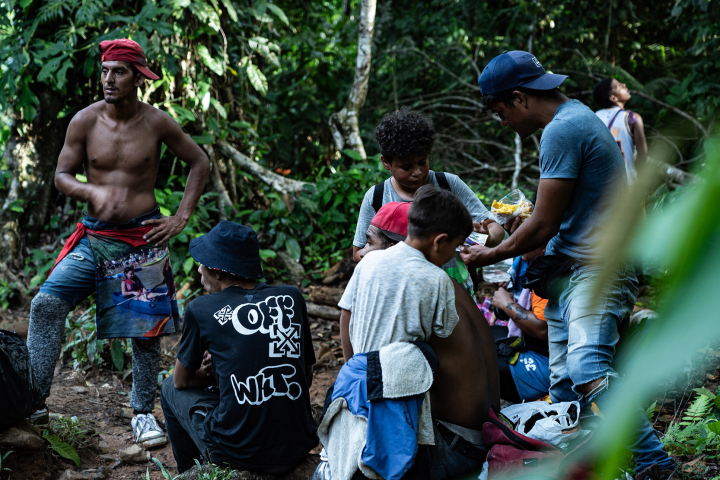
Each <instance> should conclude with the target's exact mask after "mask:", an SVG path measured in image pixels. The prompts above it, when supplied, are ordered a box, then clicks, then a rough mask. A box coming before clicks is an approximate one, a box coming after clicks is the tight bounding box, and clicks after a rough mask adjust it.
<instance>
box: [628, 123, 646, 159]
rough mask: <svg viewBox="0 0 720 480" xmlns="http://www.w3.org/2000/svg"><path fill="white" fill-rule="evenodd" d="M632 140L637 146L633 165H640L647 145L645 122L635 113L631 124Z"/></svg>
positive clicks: (644, 156) (644, 157)
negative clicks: (633, 121)
mask: <svg viewBox="0 0 720 480" xmlns="http://www.w3.org/2000/svg"><path fill="white" fill-rule="evenodd" d="M632 134H633V141H634V142H635V148H637V157H636V158H635V167H640V166H641V165H643V164H644V163H645V160H646V159H647V153H648V147H647V139H646V138H645V124H644V123H643V119H642V117H641V116H640V115H638V114H637V113H636V114H635V123H634V124H633V125H632Z"/></svg>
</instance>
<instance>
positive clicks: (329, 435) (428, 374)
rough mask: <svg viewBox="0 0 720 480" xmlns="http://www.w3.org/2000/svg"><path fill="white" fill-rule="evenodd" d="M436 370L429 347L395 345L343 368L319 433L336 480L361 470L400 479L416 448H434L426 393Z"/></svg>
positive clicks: (371, 475) (362, 355)
mask: <svg viewBox="0 0 720 480" xmlns="http://www.w3.org/2000/svg"><path fill="white" fill-rule="evenodd" d="M436 368H437V357H436V356H435V354H434V353H433V351H432V349H431V348H430V347H429V346H427V344H426V343H425V342H414V343H412V344H411V343H404V342H398V343H393V344H390V345H387V346H385V347H382V348H381V349H380V350H379V351H375V352H369V353H359V354H355V355H354V356H353V357H352V358H351V359H350V360H349V361H348V362H347V363H346V364H345V365H343V367H342V368H341V369H340V373H339V374H338V378H337V380H336V381H335V384H334V385H333V387H332V388H331V389H330V391H328V398H327V399H326V401H325V403H326V411H325V415H324V417H323V421H322V422H321V423H320V426H319V428H318V436H319V437H320V440H321V442H322V444H323V446H324V447H325V450H326V451H327V454H328V458H329V462H330V470H331V472H332V478H333V480H342V479H350V478H352V475H353V474H354V473H355V471H357V470H358V469H359V470H360V471H362V473H363V474H364V475H365V476H367V477H369V478H373V479H377V478H384V479H386V480H391V479H393V480H394V479H399V478H401V477H402V476H403V475H404V474H405V473H406V472H407V470H408V469H409V468H410V467H411V466H412V463H413V461H414V459H415V455H416V454H417V448H418V443H420V444H425V445H434V443H435V441H434V440H435V436H434V432H433V424H432V417H431V414H430V398H429V393H428V390H429V389H430V387H431V386H432V382H433V370H434V369H436Z"/></svg>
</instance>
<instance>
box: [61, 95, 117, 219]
mask: <svg viewBox="0 0 720 480" xmlns="http://www.w3.org/2000/svg"><path fill="white" fill-rule="evenodd" d="M92 115H93V113H92V112H90V111H89V110H88V109H85V110H81V111H80V112H78V113H77V115H75V116H74V117H73V119H72V120H71V121H70V125H68V129H67V133H66V134H65V144H64V145H63V148H62V150H61V151H60V156H59V157H58V164H57V168H56V169H55V188H57V189H58V191H59V192H60V193H64V194H65V195H67V196H68V197H70V198H72V199H74V200H79V201H81V202H85V203H89V204H91V205H92V208H93V209H94V211H95V214H96V215H98V216H99V217H100V218H104V219H114V218H122V217H123V216H124V215H125V210H126V208H127V205H128V202H127V200H128V198H127V189H124V188H117V187H114V186H111V185H104V186H102V187H98V186H97V185H93V184H91V183H82V182H80V181H78V180H77V179H76V178H75V174H77V173H82V171H83V164H84V163H85V161H86V160H87V151H86V149H85V146H86V142H87V132H88V128H90V127H89V123H90V122H91V121H92Z"/></svg>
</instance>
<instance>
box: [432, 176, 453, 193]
mask: <svg viewBox="0 0 720 480" xmlns="http://www.w3.org/2000/svg"><path fill="white" fill-rule="evenodd" d="M435 180H437V182H438V186H439V187H440V188H442V189H443V190H447V191H450V183H449V182H448V179H447V177H446V176H445V173H443V172H435Z"/></svg>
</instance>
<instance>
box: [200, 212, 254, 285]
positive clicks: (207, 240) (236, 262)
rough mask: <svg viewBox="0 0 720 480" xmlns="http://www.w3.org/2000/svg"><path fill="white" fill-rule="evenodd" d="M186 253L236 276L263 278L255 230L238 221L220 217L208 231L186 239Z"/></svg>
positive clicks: (208, 265)
mask: <svg viewBox="0 0 720 480" xmlns="http://www.w3.org/2000/svg"><path fill="white" fill-rule="evenodd" d="M190 256H191V257H193V258H194V259H195V261H196V262H198V263H199V264H201V265H205V266H206V267H208V268H211V269H214V270H220V271H223V272H227V273H229V274H231V275H235V276H237V277H242V278H248V279H261V278H263V271H262V264H261V262H260V245H259V244H258V240H257V234H256V233H255V231H254V230H253V229H251V228H248V227H246V226H245V225H240V224H239V223H235V222H228V221H227V220H221V221H220V223H218V224H217V226H215V228H213V229H212V230H210V233H208V234H207V235H203V236H202V237H198V238H196V239H194V240H192V241H191V242H190ZM201 273H202V272H201ZM210 293H212V292H210Z"/></svg>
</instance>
